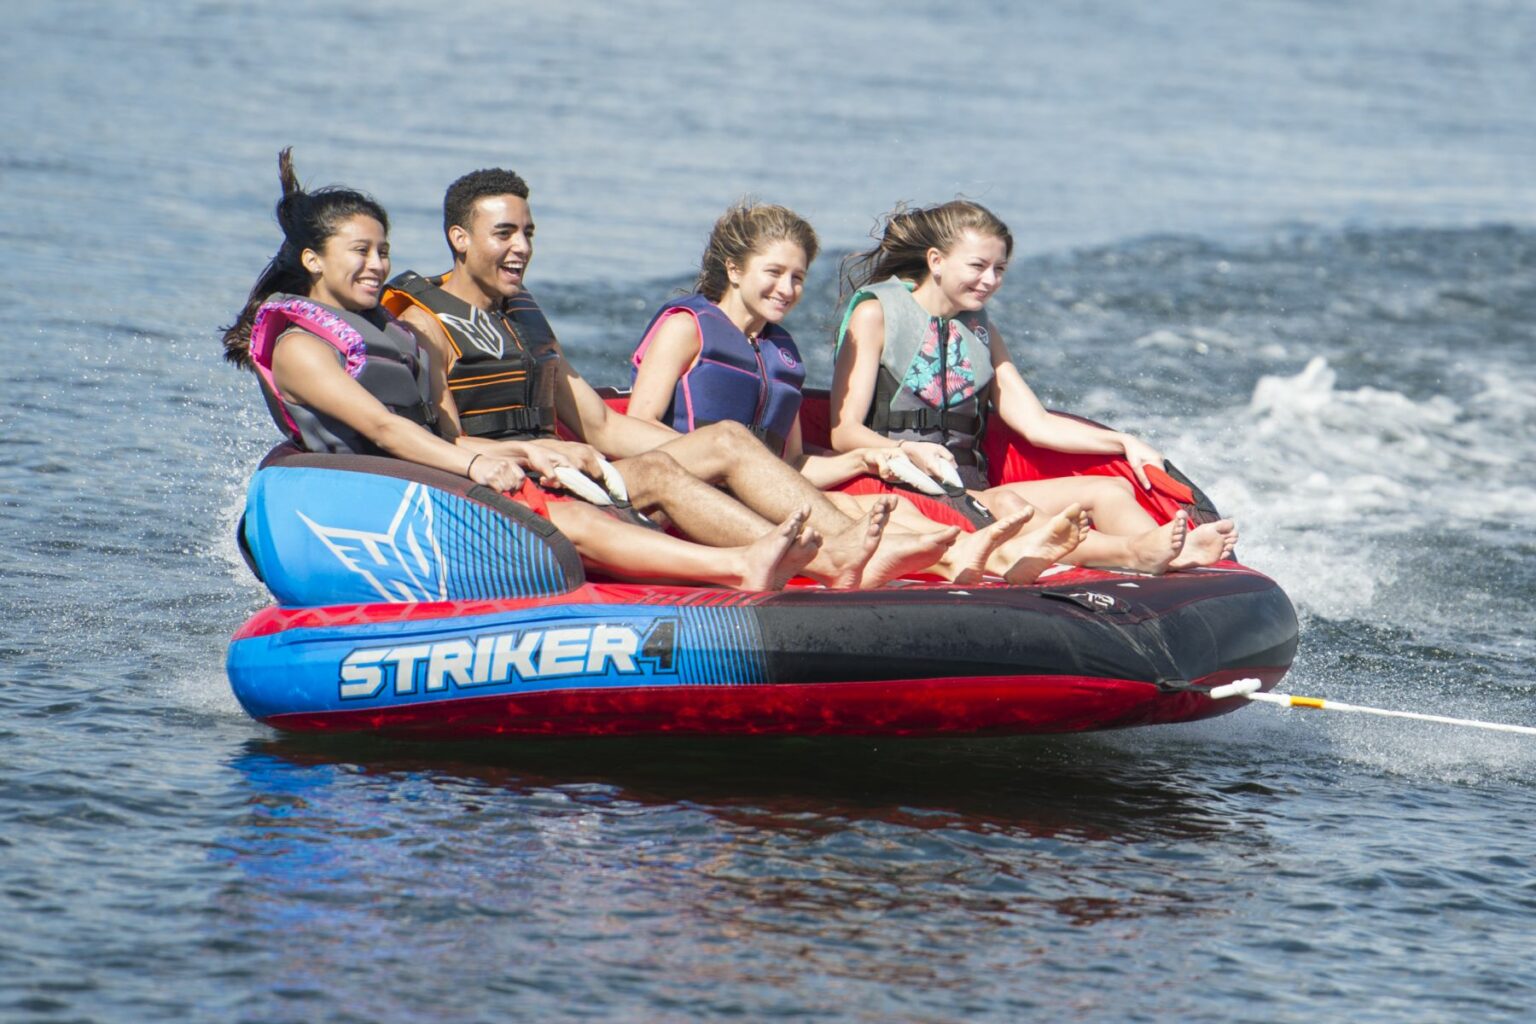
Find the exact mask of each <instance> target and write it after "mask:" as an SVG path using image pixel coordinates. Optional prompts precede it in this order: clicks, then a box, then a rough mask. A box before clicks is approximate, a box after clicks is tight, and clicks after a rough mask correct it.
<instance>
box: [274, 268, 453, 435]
mask: <svg viewBox="0 0 1536 1024" xmlns="http://www.w3.org/2000/svg"><path fill="white" fill-rule="evenodd" d="M294 329H298V330H302V331H306V332H308V333H309V334H313V335H314V336H315V337H317V338H320V339H321V340H322V341H326V342H329V343H330V344H331V346H332V347H333V348H335V349H336V360H337V362H338V363H340V364H341V367H342V369H344V370H346V372H347V374H348V375H349V376H351V377H352V378H353V379H354V380H356V381H357V382H358V383H359V384H361V385H362V386H363V387H364V388H366V389H367V390H368V393H369V394H370V395H372V396H373V397H374V398H377V399H378V400H379V401H380V402H382V403H383V404H384V406H385V407H386V408H388V409H389V411H390V412H393V413H395V414H396V415H399V416H404V417H405V418H406V419H408V420H410V421H412V422H413V423H419V424H421V425H422V426H424V427H427V428H429V429H430V428H431V426H432V422H433V416H432V406H431V394H432V385H431V379H430V377H429V376H428V373H427V354H426V353H425V352H423V351H421V349H420V347H419V346H418V345H417V344H416V335H414V334H412V333H411V332H410V330H409V329H407V328H406V327H405V326H404V325H403V324H401V323H400V322H399V321H398V320H396V319H395V318H394V317H392V316H390V315H389V313H388V312H386V311H385V310H384V309H382V308H375V309H372V310H369V311H368V312H366V313H354V312H351V311H349V310H344V309H337V308H336V307H334V306H328V305H325V304H324V303H321V302H316V301H315V300H314V299H310V298H305V297H304V296H302V295H289V294H286V293H284V292H278V293H277V294H275V295H273V296H271V297H270V298H269V299H267V301H266V302H264V303H263V304H262V305H261V307H260V308H259V309H258V310H257V311H256V321H255V323H254V324H253V325H252V326H251V360H252V362H254V363H255V364H256V372H257V373H258V374H259V375H260V377H261V383H262V389H261V390H262V394H263V396H264V397H265V398H266V400H267V410H268V411H269V412H270V413H271V414H272V419H273V421H274V422H276V423H277V426H278V429H279V430H281V431H283V433H285V434H287V435H288V437H289V438H291V439H292V440H293V442H294V443H295V444H297V445H299V446H300V447H301V448H303V449H305V450H306V451H311V452H330V453H350V454H354V455H378V454H383V453H382V452H381V451H380V449H379V448H378V446H377V445H375V444H374V443H373V442H371V441H369V440H368V439H367V438H366V437H364V436H363V435H362V434H360V433H358V432H357V431H356V430H353V429H352V428H351V427H349V426H347V424H345V423H343V422H341V421H340V420H338V419H335V418H333V417H331V416H327V415H326V414H324V413H322V412H319V411H317V410H315V409H311V408H309V407H308V406H306V405H301V404H299V403H297V402H291V401H289V400H288V399H286V398H284V397H283V396H282V395H281V394H280V393H279V392H278V390H277V385H276V384H275V383H274V382H273V380H272V352H273V350H274V349H275V348H276V346H277V341H278V339H279V338H281V337H282V336H283V334H284V333H285V332H287V331H291V330H294Z"/></svg>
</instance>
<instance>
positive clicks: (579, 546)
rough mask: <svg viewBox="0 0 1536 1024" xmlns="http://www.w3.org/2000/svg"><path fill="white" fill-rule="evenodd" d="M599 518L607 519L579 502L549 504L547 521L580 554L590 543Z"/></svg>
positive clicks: (589, 506)
mask: <svg viewBox="0 0 1536 1024" xmlns="http://www.w3.org/2000/svg"><path fill="white" fill-rule="evenodd" d="M599 518H607V517H606V516H604V515H603V513H602V512H599V511H598V510H597V509H595V508H593V507H592V506H591V505H587V504H584V503H582V502H579V501H561V502H551V503H550V506H549V521H550V522H551V523H553V524H554V526H555V529H557V530H559V531H560V532H561V533H563V534H565V539H566V540H568V541H570V542H571V544H572V545H573V546H575V548H576V550H577V551H578V552H581V553H584V551H585V549H586V547H587V545H589V544H590V543H591V541H592V533H593V531H594V530H595V529H598V519H599Z"/></svg>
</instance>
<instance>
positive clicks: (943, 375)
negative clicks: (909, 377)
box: [933, 316, 949, 448]
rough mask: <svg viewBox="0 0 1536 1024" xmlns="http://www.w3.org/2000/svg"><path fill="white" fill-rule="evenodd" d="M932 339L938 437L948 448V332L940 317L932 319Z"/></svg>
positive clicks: (946, 325)
mask: <svg viewBox="0 0 1536 1024" xmlns="http://www.w3.org/2000/svg"><path fill="white" fill-rule="evenodd" d="M933 323H934V338H935V340H937V341H938V343H939V437H940V438H941V440H940V442H939V443H940V444H942V445H943V446H944V447H946V448H948V447H949V331H948V330H947V327H948V324H947V323H946V322H945V320H944V318H943V317H941V316H936V317H934V318H933Z"/></svg>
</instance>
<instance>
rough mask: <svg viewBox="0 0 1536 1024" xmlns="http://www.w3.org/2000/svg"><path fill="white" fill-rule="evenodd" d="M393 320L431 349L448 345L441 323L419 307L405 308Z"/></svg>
mask: <svg viewBox="0 0 1536 1024" xmlns="http://www.w3.org/2000/svg"><path fill="white" fill-rule="evenodd" d="M395 318H396V319H397V320H399V321H400V322H401V323H403V324H404V325H405V326H406V329H407V330H409V331H411V332H412V333H414V334H415V335H416V337H417V339H418V340H420V341H422V342H425V343H426V344H427V345H429V346H431V347H432V348H444V347H446V346H447V344H448V332H447V331H446V330H444V329H443V325H442V323H441V321H439V320H438V319H437V317H435V316H433V315H432V314H431V313H429V312H427V311H426V310H424V309H422V308H421V307H420V306H407V307H405V308H404V309H402V310H401V311H400V312H399V313H397V314H395Z"/></svg>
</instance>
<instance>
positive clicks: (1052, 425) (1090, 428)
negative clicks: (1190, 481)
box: [992, 330, 1162, 465]
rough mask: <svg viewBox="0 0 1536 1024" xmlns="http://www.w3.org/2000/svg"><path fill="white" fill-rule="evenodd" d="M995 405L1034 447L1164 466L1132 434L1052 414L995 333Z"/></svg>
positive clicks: (1158, 457)
mask: <svg viewBox="0 0 1536 1024" xmlns="http://www.w3.org/2000/svg"><path fill="white" fill-rule="evenodd" d="M992 372H993V375H994V378H993V388H994V389H995V390H994V394H993V399H992V400H993V404H994V408H995V409H996V412H997V414H998V415H999V416H1001V417H1002V420H1003V422H1004V423H1006V424H1008V426H1010V427H1012V428H1013V430H1014V432H1015V433H1017V434H1018V435H1019V436H1020V437H1022V438H1024V439H1025V440H1026V441H1028V442H1029V443H1031V444H1034V445H1038V446H1039V447H1041V448H1050V449H1053V450H1055V451H1059V452H1082V453H1088V454H1103V455H1127V456H1128V457H1132V462H1133V463H1135V464H1137V465H1139V464H1140V463H1142V462H1154V463H1156V464H1158V465H1161V462H1162V456H1161V455H1160V454H1159V453H1158V452H1157V451H1156V449H1154V448H1152V447H1151V446H1150V445H1148V444H1146V443H1145V442H1142V441H1138V440H1137V439H1136V438H1134V437H1132V436H1130V435H1129V434H1124V433H1121V432H1120V431H1118V430H1109V429H1107V428H1105V427H1098V426H1094V425H1092V424H1090V423H1084V422H1082V421H1081V420H1075V419H1073V418H1071V417H1070V416H1061V415H1058V414H1057V413H1053V412H1050V411H1049V410H1047V409H1046V408H1045V406H1044V405H1043V404H1042V403H1041V402H1040V399H1039V398H1037V397H1036V396H1035V393H1034V391H1033V390H1032V389H1031V388H1030V386H1029V385H1028V384H1027V383H1026V382H1025V380H1024V377H1023V375H1022V374H1020V373H1019V369H1018V367H1016V366H1014V365H1013V359H1012V358H1011V357H1010V356H1009V354H1008V348H1007V345H1006V344H1004V342H1003V338H1002V334H1001V333H1000V332H998V331H996V330H994V331H993V332H992Z"/></svg>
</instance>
